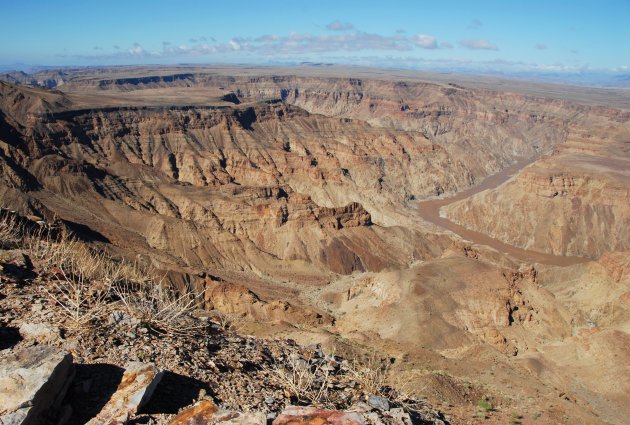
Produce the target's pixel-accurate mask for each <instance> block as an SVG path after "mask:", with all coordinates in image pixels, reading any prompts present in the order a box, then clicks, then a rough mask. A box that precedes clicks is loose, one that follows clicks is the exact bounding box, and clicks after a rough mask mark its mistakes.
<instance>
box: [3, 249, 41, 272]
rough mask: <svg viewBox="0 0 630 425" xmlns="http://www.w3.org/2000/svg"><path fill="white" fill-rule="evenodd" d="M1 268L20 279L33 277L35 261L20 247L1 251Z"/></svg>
mask: <svg viewBox="0 0 630 425" xmlns="http://www.w3.org/2000/svg"><path fill="white" fill-rule="evenodd" d="M0 270H2V271H4V272H6V273H8V274H10V275H13V276H14V277H16V278H18V279H21V278H30V277H33V272H32V270H33V263H32V262H31V259H30V258H29V256H28V255H27V254H26V253H25V252H24V251H22V250H19V249H11V250H6V251H0Z"/></svg>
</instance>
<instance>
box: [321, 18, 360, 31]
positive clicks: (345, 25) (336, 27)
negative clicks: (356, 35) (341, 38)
mask: <svg viewBox="0 0 630 425" xmlns="http://www.w3.org/2000/svg"><path fill="white" fill-rule="evenodd" d="M326 28H328V29H329V30H331V31H349V30H351V29H354V25H352V24H351V23H350V22H341V21H340V20H338V19H337V20H335V21H332V22H331V23H329V24H328V25H326Z"/></svg>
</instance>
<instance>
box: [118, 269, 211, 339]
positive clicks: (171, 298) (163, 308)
mask: <svg viewBox="0 0 630 425" xmlns="http://www.w3.org/2000/svg"><path fill="white" fill-rule="evenodd" d="M113 289H114V292H115V294H116V296H117V298H118V299H119V300H120V302H121V303H122V304H123V305H124V306H125V309H126V310H127V313H128V314H129V315H130V316H132V317H135V318H136V319H138V320H140V322H141V323H142V324H144V325H145V326H146V327H147V328H149V329H151V330H153V331H155V332H158V333H173V334H185V333H191V332H194V331H197V330H200V329H201V328H203V327H204V325H203V324H201V323H200V322H199V321H197V320H194V319H193V318H192V317H191V313H192V311H193V310H194V309H195V308H196V306H197V305H198V302H199V297H200V296H201V294H199V295H193V294H192V293H191V292H190V291H187V292H185V293H183V294H178V293H177V292H176V291H174V290H169V289H166V288H165V287H164V285H163V284H162V282H160V281H158V282H154V281H146V282H142V283H139V284H138V283H134V282H129V281H123V282H120V283H118V284H117V285H115V286H114V288H113Z"/></svg>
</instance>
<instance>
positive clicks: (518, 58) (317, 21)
mask: <svg viewBox="0 0 630 425" xmlns="http://www.w3.org/2000/svg"><path fill="white" fill-rule="evenodd" d="M0 4H1V6H2V9H1V10H2V12H3V13H2V15H3V20H2V21H3V22H2V25H1V26H0V37H1V38H2V40H3V41H2V43H1V44H0V65H11V64H16V63H23V64H38V65H109V64H139V63H152V64H153V63H165V64H172V63H279V62H280V63H282V62H287V63H295V62H301V61H316V62H340V63H352V64H363V65H377V66H394V67H396V66H400V67H412V68H421V69H422V68H428V69H433V68H435V69H449V68H462V69H468V68H470V69H477V70H481V71H484V70H489V71H505V72H558V73H563V72H566V73H575V72H581V71H584V70H587V71H604V72H625V73H628V72H630V68H629V67H630V0H610V1H607V0H599V1H580V0H575V1H552V0H546V1H538V0H530V1H516V0H512V1H510V0H503V1H435V0H433V1H403V0H389V1H370V0H362V1H342V0H336V1H328V0H324V1H321V0H320V1H299V0H293V1H274V0H266V1H247V0H239V1H222V0H217V1H193V0H189V1H186V2H180V1H176V0H170V1H160V0H153V1H140V0H137V1H133V0H127V1H105V2H93V1H73V2H71V1H64V0H58V1H54V2H52V1H34V0H31V1H29V0H20V1H17V0H12V1H8V0H1V3H0Z"/></svg>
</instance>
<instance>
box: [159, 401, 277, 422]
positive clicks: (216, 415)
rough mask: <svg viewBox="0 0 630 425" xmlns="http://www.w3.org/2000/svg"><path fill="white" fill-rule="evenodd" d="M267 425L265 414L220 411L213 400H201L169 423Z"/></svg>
mask: <svg viewBox="0 0 630 425" xmlns="http://www.w3.org/2000/svg"><path fill="white" fill-rule="evenodd" d="M219 423H220V424H226V425H228V424H233V425H237V424H238V425H266V423H267V416H266V415H265V414H264V413H260V412H253V413H242V412H235V411H229V410H222V409H219V408H218V407H217V406H216V405H215V404H214V403H213V402H212V401H211V400H201V401H198V402H197V403H195V404H194V405H192V406H191V407H189V408H187V409H185V410H183V411H182V412H180V413H179V414H178V415H177V416H175V418H173V419H172V420H171V422H169V424H170V425H205V424H219Z"/></svg>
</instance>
